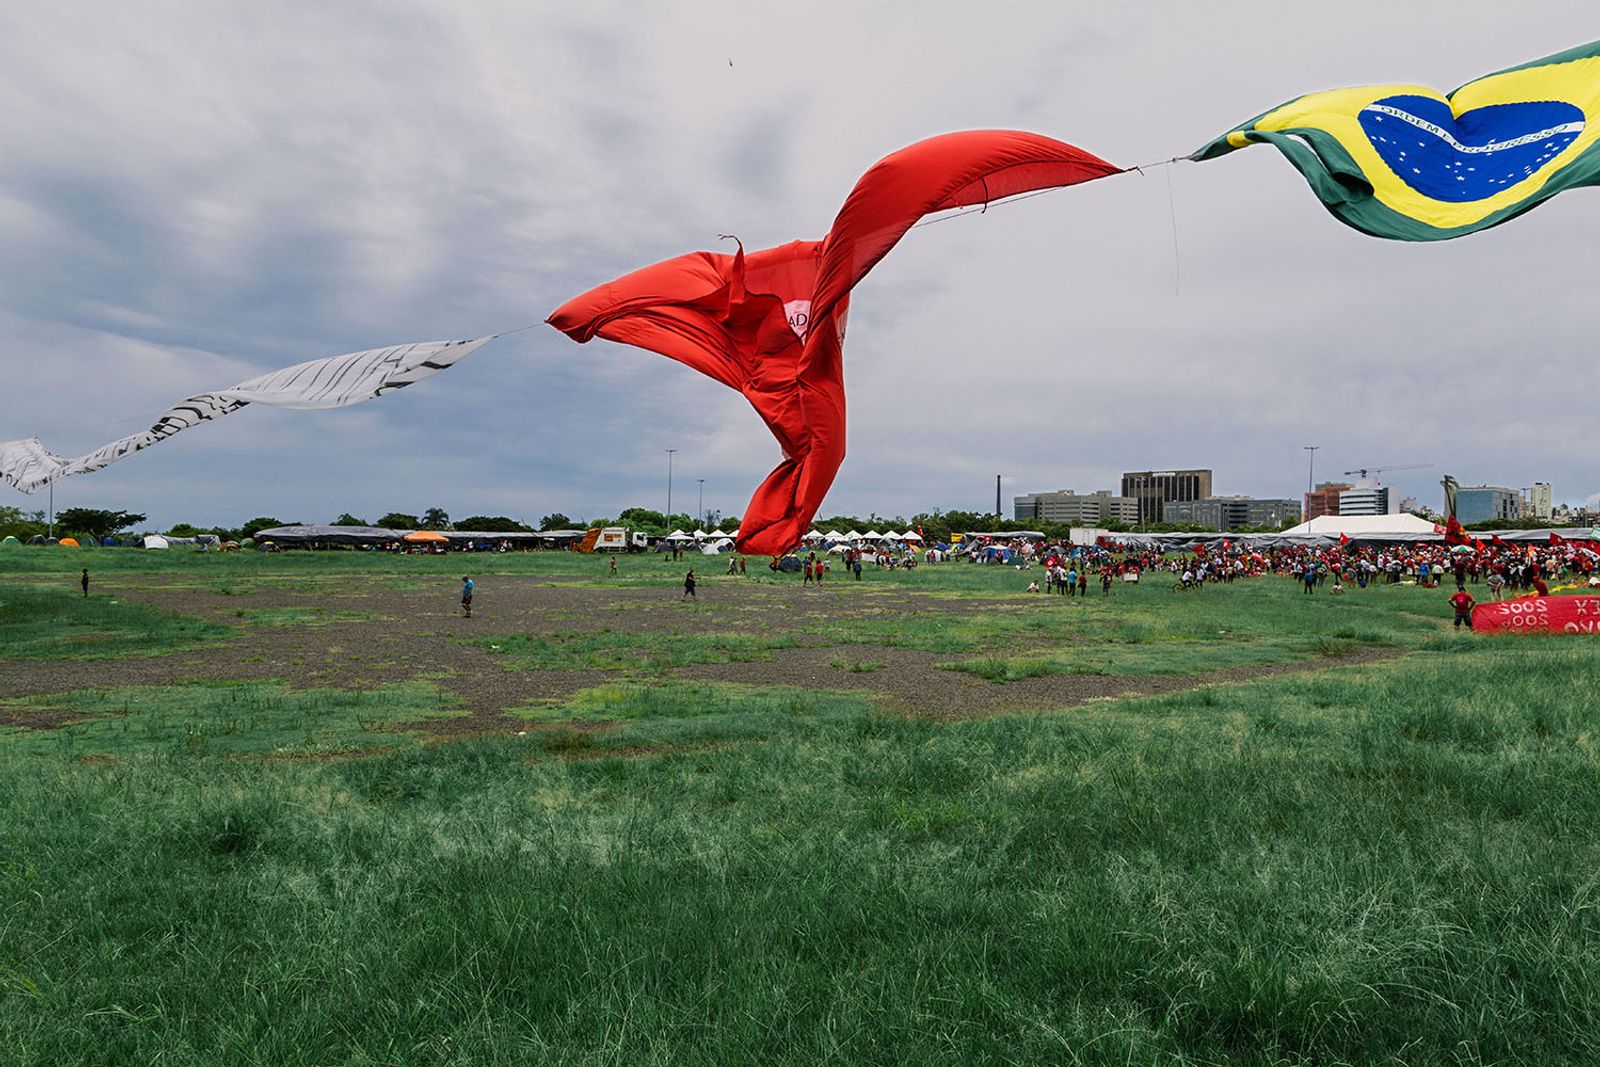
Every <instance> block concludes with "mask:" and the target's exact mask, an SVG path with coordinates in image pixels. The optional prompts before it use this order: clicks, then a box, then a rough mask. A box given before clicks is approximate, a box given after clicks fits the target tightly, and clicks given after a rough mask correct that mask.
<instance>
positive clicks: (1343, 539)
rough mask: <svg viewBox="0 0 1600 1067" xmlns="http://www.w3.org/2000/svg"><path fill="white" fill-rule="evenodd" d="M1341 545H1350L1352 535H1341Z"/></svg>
mask: <svg viewBox="0 0 1600 1067" xmlns="http://www.w3.org/2000/svg"><path fill="white" fill-rule="evenodd" d="M1339 543H1340V544H1341V545H1348V544H1349V543H1350V535H1349V534H1340V535H1339Z"/></svg>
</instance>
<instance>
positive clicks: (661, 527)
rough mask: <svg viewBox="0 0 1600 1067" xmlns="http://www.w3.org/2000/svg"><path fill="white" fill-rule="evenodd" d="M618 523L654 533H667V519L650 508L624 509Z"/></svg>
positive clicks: (618, 517)
mask: <svg viewBox="0 0 1600 1067" xmlns="http://www.w3.org/2000/svg"><path fill="white" fill-rule="evenodd" d="M617 521H618V522H620V523H622V524H623V525H624V526H632V527H636V528H639V529H648V530H649V531H650V532H652V533H666V532H667V527H666V523H667V517H666V516H665V515H663V514H661V512H659V511H652V510H651V509H650V508H623V509H622V514H621V515H618V516H617Z"/></svg>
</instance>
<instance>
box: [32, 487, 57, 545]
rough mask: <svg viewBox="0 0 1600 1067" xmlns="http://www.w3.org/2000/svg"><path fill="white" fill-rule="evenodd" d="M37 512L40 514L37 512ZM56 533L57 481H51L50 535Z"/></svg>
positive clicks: (53, 535) (52, 535)
mask: <svg viewBox="0 0 1600 1067" xmlns="http://www.w3.org/2000/svg"><path fill="white" fill-rule="evenodd" d="M35 514H38V513H37V512H35ZM55 535H56V483H55V482H51V483H50V533H49V536H50V537H52V538H53V537H55Z"/></svg>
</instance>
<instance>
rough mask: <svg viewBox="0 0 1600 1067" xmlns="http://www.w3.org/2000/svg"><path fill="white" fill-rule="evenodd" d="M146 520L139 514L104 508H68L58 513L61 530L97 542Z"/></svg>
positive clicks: (57, 520)
mask: <svg viewBox="0 0 1600 1067" xmlns="http://www.w3.org/2000/svg"><path fill="white" fill-rule="evenodd" d="M144 520H145V516H143V515H141V514H139V513H138V512H134V511H107V510H105V509H103V508H67V509H65V510H64V511H59V512H57V513H56V526H57V527H58V528H59V529H61V530H70V531H72V532H73V533H81V534H88V535H89V536H90V537H92V538H94V539H95V540H96V541H99V540H100V539H101V538H103V537H110V536H111V535H112V534H114V533H116V532H117V531H119V530H126V529H127V528H128V527H130V526H135V525H137V524H139V523H141V522H143V521H144Z"/></svg>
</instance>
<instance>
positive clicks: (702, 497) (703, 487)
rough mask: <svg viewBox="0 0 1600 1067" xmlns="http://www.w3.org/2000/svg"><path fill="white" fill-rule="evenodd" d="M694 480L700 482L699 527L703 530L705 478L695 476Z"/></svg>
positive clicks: (704, 520) (704, 518) (704, 521)
mask: <svg viewBox="0 0 1600 1067" xmlns="http://www.w3.org/2000/svg"><path fill="white" fill-rule="evenodd" d="M695 481H697V482H699V483H700V529H702V530H704V529H705V528H706V480H705V479H704V478H696V479H695Z"/></svg>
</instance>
